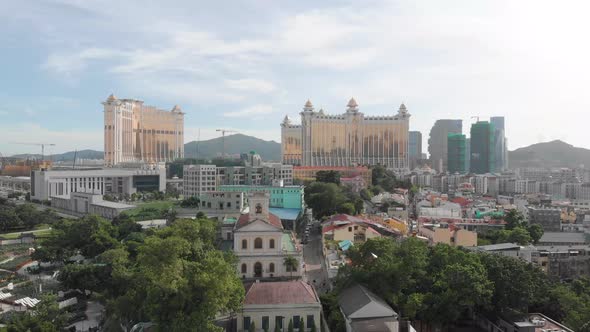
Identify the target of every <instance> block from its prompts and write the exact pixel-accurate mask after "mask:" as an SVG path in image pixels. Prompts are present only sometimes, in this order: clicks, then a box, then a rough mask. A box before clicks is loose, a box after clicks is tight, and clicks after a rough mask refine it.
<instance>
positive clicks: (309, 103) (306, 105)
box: [305, 99, 313, 107]
mask: <svg viewBox="0 0 590 332" xmlns="http://www.w3.org/2000/svg"><path fill="white" fill-rule="evenodd" d="M305 107H313V104H312V103H311V101H310V100H309V99H308V100H307V102H306V103H305Z"/></svg>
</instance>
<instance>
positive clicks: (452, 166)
mask: <svg viewBox="0 0 590 332" xmlns="http://www.w3.org/2000/svg"><path fill="white" fill-rule="evenodd" d="M465 146H466V138H465V135H463V134H455V133H449V135H448V136H447V165H448V166H447V167H448V171H449V173H451V174H453V173H459V174H463V173H465V172H466V169H465V158H466V155H465V151H466V149H465Z"/></svg>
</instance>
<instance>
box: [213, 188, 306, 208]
mask: <svg viewBox="0 0 590 332" xmlns="http://www.w3.org/2000/svg"><path fill="white" fill-rule="evenodd" d="M303 189H304V187H303V186H230V185H223V186H219V191H224V192H243V193H245V194H246V195H248V193H251V192H267V193H268V194H269V195H270V201H269V204H270V207H271V208H286V209H299V210H302V209H303V204H304V201H303V194H304V190H303Z"/></svg>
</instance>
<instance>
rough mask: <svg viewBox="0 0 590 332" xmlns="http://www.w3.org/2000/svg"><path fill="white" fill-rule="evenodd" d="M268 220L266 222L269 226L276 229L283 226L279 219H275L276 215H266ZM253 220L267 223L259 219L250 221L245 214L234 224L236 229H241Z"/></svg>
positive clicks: (248, 216)
mask: <svg viewBox="0 0 590 332" xmlns="http://www.w3.org/2000/svg"><path fill="white" fill-rule="evenodd" d="M268 219H269V220H268V223H269V224H271V225H273V226H275V227H278V228H280V229H283V224H282V223H281V219H280V218H279V217H277V216H276V215H274V214H272V213H269V214H268ZM255 220H262V221H264V222H267V221H266V220H264V219H260V218H256V219H253V220H250V215H249V214H247V213H246V214H242V215H241V216H240V218H239V219H238V222H237V223H236V229H238V228H242V227H244V226H246V225H248V224H249V223H250V222H253V221H255Z"/></svg>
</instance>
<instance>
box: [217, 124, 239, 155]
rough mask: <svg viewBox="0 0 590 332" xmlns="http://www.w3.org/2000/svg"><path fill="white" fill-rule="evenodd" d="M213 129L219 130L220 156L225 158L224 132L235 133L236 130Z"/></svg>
mask: <svg viewBox="0 0 590 332" xmlns="http://www.w3.org/2000/svg"><path fill="white" fill-rule="evenodd" d="M215 131H220V132H221V143H222V145H223V151H222V153H221V157H222V158H223V159H225V134H226V133H237V131H235V130H229V129H215Z"/></svg>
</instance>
